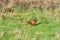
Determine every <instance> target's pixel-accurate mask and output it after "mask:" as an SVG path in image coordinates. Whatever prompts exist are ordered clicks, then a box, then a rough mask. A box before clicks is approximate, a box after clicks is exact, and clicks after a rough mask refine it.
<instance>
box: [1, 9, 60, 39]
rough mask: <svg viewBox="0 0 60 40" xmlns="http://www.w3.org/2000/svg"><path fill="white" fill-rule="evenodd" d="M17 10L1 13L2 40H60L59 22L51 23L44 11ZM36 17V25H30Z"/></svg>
mask: <svg viewBox="0 0 60 40" xmlns="http://www.w3.org/2000/svg"><path fill="white" fill-rule="evenodd" d="M17 10H19V9H17ZM17 10H15V12H7V13H1V16H0V40H60V23H59V21H56V20H53V21H49V20H48V18H45V16H44V10H41V9H36V10H35V9H34V10H29V11H26V10H23V11H22V10H20V11H18V12H17ZM34 13H35V14H34ZM34 17H36V18H37V23H36V25H30V24H29V23H28V21H29V20H30V19H32V18H34ZM54 17H55V16H53V17H51V18H52V19H53V18H54Z"/></svg>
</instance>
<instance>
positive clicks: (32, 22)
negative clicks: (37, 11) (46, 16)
mask: <svg viewBox="0 0 60 40" xmlns="http://www.w3.org/2000/svg"><path fill="white" fill-rule="evenodd" d="M36 22H37V20H31V21H28V23H29V24H31V25H35V24H36Z"/></svg>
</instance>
